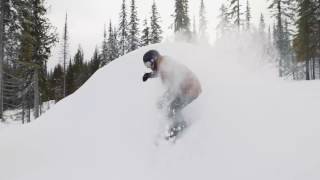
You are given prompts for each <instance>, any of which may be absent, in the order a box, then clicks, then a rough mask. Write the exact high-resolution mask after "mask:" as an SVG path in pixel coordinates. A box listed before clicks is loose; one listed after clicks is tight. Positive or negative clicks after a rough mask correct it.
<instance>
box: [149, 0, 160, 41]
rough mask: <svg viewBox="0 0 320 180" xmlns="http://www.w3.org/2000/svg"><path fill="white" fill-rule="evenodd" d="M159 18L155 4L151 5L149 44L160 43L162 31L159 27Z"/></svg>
mask: <svg viewBox="0 0 320 180" xmlns="http://www.w3.org/2000/svg"><path fill="white" fill-rule="evenodd" d="M159 21H160V16H159V12H158V9H157V5H156V3H155V2H153V4H152V11H151V21H150V25H151V26H150V40H151V44H156V43H160V42H161V40H162V36H161V34H162V30H161V27H160V25H159Z"/></svg>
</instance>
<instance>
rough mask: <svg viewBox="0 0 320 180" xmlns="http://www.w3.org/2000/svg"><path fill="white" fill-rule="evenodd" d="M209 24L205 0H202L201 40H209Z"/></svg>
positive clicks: (200, 15)
mask: <svg viewBox="0 0 320 180" xmlns="http://www.w3.org/2000/svg"><path fill="white" fill-rule="evenodd" d="M207 26H208V25H207V18H206V9H205V5H204V2H203V0H201V2H200V12H199V38H200V40H201V41H207V40H208V35H207Z"/></svg>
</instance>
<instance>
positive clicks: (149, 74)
mask: <svg viewBox="0 0 320 180" xmlns="http://www.w3.org/2000/svg"><path fill="white" fill-rule="evenodd" d="M156 77H158V73H157V72H155V71H153V72H149V73H145V74H144V75H143V77H142V81H143V82H145V81H147V80H148V79H149V78H156Z"/></svg>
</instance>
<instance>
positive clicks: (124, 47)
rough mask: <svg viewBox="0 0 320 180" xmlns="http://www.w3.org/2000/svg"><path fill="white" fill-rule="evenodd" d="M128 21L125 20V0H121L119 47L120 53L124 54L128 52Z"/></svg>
mask: <svg viewBox="0 0 320 180" xmlns="http://www.w3.org/2000/svg"><path fill="white" fill-rule="evenodd" d="M128 39H129V38H128V21H127V7H126V0H122V5H121V12H120V24H119V48H120V55H121V56H122V55H124V54H125V53H127V52H128V48H129V43H128Z"/></svg>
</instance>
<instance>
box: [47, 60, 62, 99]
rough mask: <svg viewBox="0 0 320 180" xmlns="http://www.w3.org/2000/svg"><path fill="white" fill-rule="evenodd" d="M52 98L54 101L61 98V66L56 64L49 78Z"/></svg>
mask: <svg viewBox="0 0 320 180" xmlns="http://www.w3.org/2000/svg"><path fill="white" fill-rule="evenodd" d="M50 84H52V90H53V95H54V100H55V101H56V102H58V101H60V100H61V99H62V98H63V67H62V66H61V65H60V64H58V65H57V66H56V67H55V68H54V70H53V75H52V79H51V83H50Z"/></svg>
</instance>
